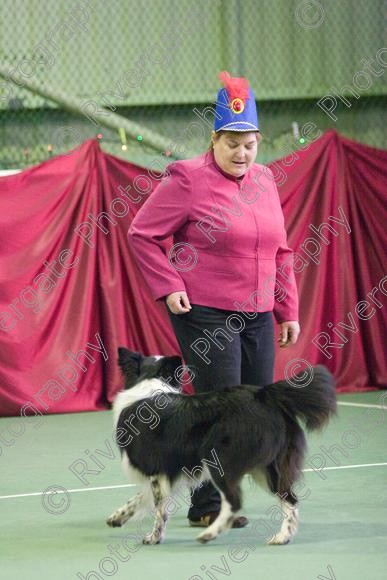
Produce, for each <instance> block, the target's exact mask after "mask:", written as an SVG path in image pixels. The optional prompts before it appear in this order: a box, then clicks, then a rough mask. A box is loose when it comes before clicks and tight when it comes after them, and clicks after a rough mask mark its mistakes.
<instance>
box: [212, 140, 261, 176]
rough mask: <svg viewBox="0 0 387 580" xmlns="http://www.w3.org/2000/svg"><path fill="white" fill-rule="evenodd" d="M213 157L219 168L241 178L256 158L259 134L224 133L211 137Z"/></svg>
mask: <svg viewBox="0 0 387 580" xmlns="http://www.w3.org/2000/svg"><path fill="white" fill-rule="evenodd" d="M211 138H212V144H213V150H214V157H215V161H216V163H217V164H218V165H219V167H220V168H221V169H222V170H223V171H225V172H226V173H229V174H230V175H233V176H234V177H242V175H244V174H245V173H246V171H248V170H249V169H250V167H251V166H252V164H253V163H254V161H255V158H256V156H257V148H258V143H259V141H260V135H259V133H256V132H255V131H248V132H246V133H240V132H236V131H235V132H234V131H225V132H224V133H223V132H219V133H215V132H214V131H213V132H212V135H211Z"/></svg>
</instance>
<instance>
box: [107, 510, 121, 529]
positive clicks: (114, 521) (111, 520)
mask: <svg viewBox="0 0 387 580" xmlns="http://www.w3.org/2000/svg"><path fill="white" fill-rule="evenodd" d="M106 523H107V525H108V526H110V527H111V528H120V527H121V526H123V525H124V523H125V520H124V519H123V517H122V515H121V514H120V513H117V512H114V514H112V515H111V516H110V517H108V519H107V520H106Z"/></svg>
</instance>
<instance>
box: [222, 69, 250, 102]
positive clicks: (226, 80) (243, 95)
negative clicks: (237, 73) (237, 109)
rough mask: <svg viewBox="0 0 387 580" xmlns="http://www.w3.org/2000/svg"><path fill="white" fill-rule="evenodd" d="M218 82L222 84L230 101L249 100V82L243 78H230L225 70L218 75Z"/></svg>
mask: <svg viewBox="0 0 387 580" xmlns="http://www.w3.org/2000/svg"><path fill="white" fill-rule="evenodd" d="M219 80H220V81H221V82H222V83H223V85H224V88H225V89H226V91H227V94H228V97H229V99H230V101H232V100H233V99H242V100H243V102H245V101H246V100H247V99H248V98H249V88H250V87H249V81H248V80H247V79H245V78H243V77H232V76H231V75H230V73H229V72H227V71H226V70H224V71H222V72H221V73H219Z"/></svg>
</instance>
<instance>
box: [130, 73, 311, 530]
mask: <svg viewBox="0 0 387 580" xmlns="http://www.w3.org/2000/svg"><path fill="white" fill-rule="evenodd" d="M220 78H221V80H222V82H223V83H224V85H225V88H223V89H220V90H219V92H218V97H217V103H216V110H215V124H214V131H213V132H212V136H211V140H212V146H211V150H210V151H208V152H206V153H205V154H203V155H200V156H198V157H196V158H194V159H191V160H186V161H178V162H175V163H174V164H172V165H170V166H169V167H168V172H167V173H168V175H167V177H166V178H165V179H164V180H163V182H161V183H160V185H159V186H158V187H157V189H156V190H155V191H154V192H153V194H152V195H151V196H150V198H149V199H148V200H147V201H146V203H145V204H144V205H143V207H142V208H141V210H140V211H139V212H138V213H137V215H136V217H135V219H134V220H133V222H132V225H131V227H130V229H129V241H130V243H131V245H132V247H133V250H134V252H135V255H136V258H137V260H138V263H139V266H140V268H141V270H142V272H143V274H144V277H145V279H146V281H147V283H148V285H149V288H150V291H151V293H152V295H153V297H154V299H155V300H159V299H163V300H164V301H165V303H166V305H167V311H168V314H169V316H170V319H171V323H172V326H173V329H174V332H175V335H176V338H177V340H178V342H179V345H180V348H181V351H182V354H183V357H184V360H185V362H186V364H187V365H188V366H189V368H190V369H191V370H192V372H193V374H194V379H193V381H192V382H193V385H194V388H195V391H196V393H201V392H205V391H210V390H215V389H222V388H224V387H228V386H234V385H239V384H241V383H247V384H253V385H266V384H270V383H271V382H272V380H273V366H274V329H273V313H274V316H275V318H276V320H277V322H278V324H279V325H280V336H279V339H278V340H279V343H280V347H286V346H288V345H289V344H294V343H295V342H296V341H297V338H298V335H299V332H300V328H299V324H298V297H297V289H296V284H295V278H294V273H293V268H292V263H293V254H292V251H291V250H290V249H289V248H288V246H287V242H286V233H285V229H284V219H283V214H282V209H281V205H280V201H279V197H278V192H277V188H276V184H275V181H274V178H273V175H272V173H271V171H270V170H269V169H268V168H267V167H263V166H261V165H258V164H255V163H254V161H255V158H256V155H257V147H258V144H259V142H260V140H261V135H260V133H259V127H258V116H257V110H256V105H255V98H254V94H253V92H252V90H251V89H250V87H249V85H248V82H247V80H246V79H243V78H232V77H230V75H229V74H228V73H226V72H224V73H221V75H220ZM171 235H173V237H174V242H175V244H174V248H173V249H174V252H172V253H171V252H170V253H169V255H168V256H167V254H166V251H165V246H164V245H163V240H164V239H165V238H167V237H169V236H171ZM208 427H209V426H203V429H204V428H208ZM215 451H216V450H215ZM242 452H243V450H242ZM208 459H211V458H208ZM219 509H220V496H219V494H218V492H217V490H216V489H215V488H214V487H213V486H212V485H211V484H206V485H202V487H201V488H199V489H197V490H196V491H195V492H194V494H193V496H192V506H191V507H190V510H189V513H188V518H189V521H190V524H191V525H195V526H207V525H209V524H211V523H212V521H214V519H215V517H216V516H217V513H218V512H219ZM246 524H247V519H246V518H245V517H243V516H241V517H239V518H237V519H236V520H235V521H234V524H233V527H244V526H245V525H246Z"/></svg>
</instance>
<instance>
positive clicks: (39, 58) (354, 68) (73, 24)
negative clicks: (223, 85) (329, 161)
mask: <svg viewBox="0 0 387 580" xmlns="http://www.w3.org/2000/svg"><path fill="white" fill-rule="evenodd" d="M386 22H387V4H386V2H385V0H340V1H338V0H319V1H317V0H302V1H299V0H196V1H193V0H144V1H143V2H135V1H134V0H81V1H79V2H73V1H68V0H67V1H65V0H45V1H42V0H2V2H1V4H0V168H1V169H12V168H23V167H26V166H29V165H33V164H36V163H39V162H40V161H43V160H44V159H47V158H49V157H50V156H53V155H58V154H61V153H67V152H69V151H70V150H71V149H72V148H74V147H77V146H79V144H80V143H82V142H83V141H84V140H86V139H88V138H95V137H96V136H97V135H98V137H99V138H100V141H101V146H102V147H103V148H104V149H105V150H106V151H108V152H110V153H112V154H114V155H117V156H120V157H123V158H125V159H127V160H128V161H131V162H134V163H137V164H139V165H143V166H149V165H150V164H151V163H152V162H153V160H154V159H157V160H158V162H159V164H160V165H164V164H165V163H166V162H167V161H168V160H169V159H168V158H174V157H181V158H185V157H192V156H193V155H195V154H198V153H200V152H201V151H203V150H204V149H206V148H207V145H208V142H209V135H210V131H211V124H212V121H213V114H212V112H211V105H212V103H213V102H214V100H215V96H216V91H217V89H218V87H219V81H218V78H217V77H218V73H219V71H221V70H229V71H230V73H231V74H232V75H233V76H246V77H247V78H248V79H249V81H250V83H251V85H252V87H253V89H254V91H255V94H256V98H257V103H258V107H259V116H260V126H261V129H262V133H263V135H264V139H263V142H262V144H261V147H260V151H259V156H258V161H259V162H261V163H266V162H268V161H270V160H272V159H274V158H277V157H280V156H283V155H285V154H286V152H287V151H289V149H294V148H295V147H296V144H297V142H298V141H299V139H301V138H302V127H304V126H305V125H306V124H307V123H313V124H314V125H315V127H316V129H315V134H316V132H317V131H325V130H327V129H329V128H335V129H336V130H337V131H339V132H340V133H342V134H343V135H345V136H347V137H349V138H352V139H355V140H357V141H361V142H363V143H366V144H369V145H371V146H375V147H380V148H384V149H385V148H387V134H386V126H387V124H386V113H385V110H386V107H385V105H386V93H387V72H385V71H386V68H387V48H385V47H384V43H385V28H386Z"/></svg>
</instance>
